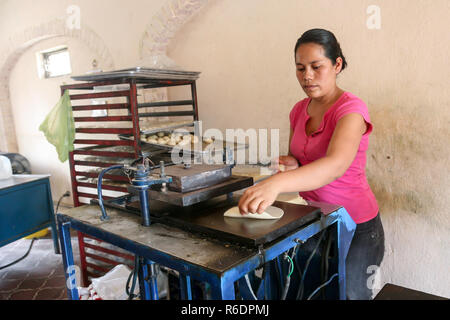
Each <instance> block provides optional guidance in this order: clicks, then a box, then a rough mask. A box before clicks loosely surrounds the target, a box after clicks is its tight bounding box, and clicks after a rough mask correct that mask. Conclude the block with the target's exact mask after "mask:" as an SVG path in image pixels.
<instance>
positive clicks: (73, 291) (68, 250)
mask: <svg viewBox="0 0 450 320" xmlns="http://www.w3.org/2000/svg"><path fill="white" fill-rule="evenodd" d="M58 226H59V236H60V240H61V247H62V258H63V264H64V276H65V277H66V286H67V296H68V298H69V299H70V300H78V290H77V286H78V283H77V276H78V275H77V271H79V268H78V267H77V266H76V265H75V264H74V262H73V251H72V243H71V237H70V222H65V223H61V222H59V223H58Z"/></svg>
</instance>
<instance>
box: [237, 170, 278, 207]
mask: <svg viewBox="0 0 450 320" xmlns="http://www.w3.org/2000/svg"><path fill="white" fill-rule="evenodd" d="M278 190H279V188H278V185H277V181H276V180H274V179H273V177H272V178H269V179H267V180H264V181H262V182H259V183H258V184H256V185H254V186H252V187H250V188H248V189H247V190H245V192H244V194H243V195H242V197H241V199H240V200H239V204H238V206H239V212H240V213H241V214H247V213H249V212H250V213H259V214H261V213H263V212H264V211H265V210H266V208H267V207H268V206H270V205H271V204H272V203H273V202H274V201H275V200H276V198H277V196H278V194H279V193H280V192H279V191H278Z"/></svg>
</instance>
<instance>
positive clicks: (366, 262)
mask: <svg viewBox="0 0 450 320" xmlns="http://www.w3.org/2000/svg"><path fill="white" fill-rule="evenodd" d="M383 256H384V230H383V225H382V223H381V219H380V214H377V216H376V217H375V218H373V219H372V220H369V221H367V222H364V223H360V224H358V225H357V226H356V230H355V234H354V236H353V240H352V243H351V244H350V249H349V251H348V254H347V259H346V261H345V265H346V271H345V274H346V286H347V299H349V300H370V299H371V298H372V291H373V284H374V283H373V279H374V277H375V272H376V270H377V268H378V267H379V266H380V264H381V261H382V260H383Z"/></svg>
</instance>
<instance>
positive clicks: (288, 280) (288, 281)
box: [281, 245, 298, 300]
mask: <svg viewBox="0 0 450 320" xmlns="http://www.w3.org/2000/svg"><path fill="white" fill-rule="evenodd" d="M297 247H298V245H296V246H295V247H294V248H292V253H291V256H289V254H288V253H286V255H285V259H286V260H289V263H290V264H289V273H288V274H287V276H286V280H285V283H284V290H283V293H282V295H281V300H286V296H287V294H288V291H289V286H290V284H291V275H292V272H294V261H293V258H295V255H296V253H297ZM288 252H289V251H288Z"/></svg>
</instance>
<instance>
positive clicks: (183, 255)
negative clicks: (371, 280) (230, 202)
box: [57, 202, 356, 300]
mask: <svg viewBox="0 0 450 320" xmlns="http://www.w3.org/2000/svg"><path fill="white" fill-rule="evenodd" d="M310 204H311V205H314V206H316V207H319V208H321V210H322V213H323V215H322V216H321V218H320V220H317V221H315V222H313V223H310V224H308V225H306V226H304V227H301V228H300V229H298V230H296V231H294V232H291V233H289V234H287V235H285V236H283V237H281V238H278V239H277V240H274V241H273V242H271V243H269V244H267V245H265V246H264V247H262V246H260V247H259V248H248V247H244V246H240V245H236V244H228V243H224V242H221V241H219V240H216V239H210V238H205V237H202V236H200V235H198V234H194V233H191V232H188V231H184V230H181V229H179V228H175V227H171V226H167V225H162V224H159V223H153V224H151V225H150V226H149V227H144V226H142V225H141V218H140V217H139V216H137V215H133V214H129V213H126V212H123V211H121V210H117V209H111V208H109V209H108V216H109V217H110V219H109V220H107V221H101V220H100V219H99V218H100V216H101V211H100V208H99V207H98V206H96V205H85V206H81V207H77V208H73V209H71V210H69V211H67V212H66V213H64V214H61V213H58V214H57V221H58V226H59V228H58V229H59V235H60V239H61V245H62V255H63V261H64V267H65V270H66V273H65V276H66V279H67V280H69V282H67V283H71V284H72V285H71V286H69V288H68V296H69V299H75V300H76V299H78V292H77V289H76V287H77V285H78V284H76V283H75V279H76V276H75V270H76V268H73V267H71V266H73V264H74V262H73V261H74V260H73V252H72V247H71V241H70V228H73V229H76V230H78V231H81V232H83V233H85V234H87V235H90V236H92V237H94V238H97V239H99V240H102V241H105V242H108V243H110V244H113V245H115V246H118V247H120V248H122V249H125V250H127V251H130V252H131V253H133V254H135V255H137V256H139V257H142V259H143V260H144V261H146V262H154V263H157V264H160V265H162V266H165V267H168V268H170V269H173V270H177V271H178V272H179V273H180V282H181V285H180V289H181V295H180V297H181V298H182V299H191V298H192V294H191V288H190V278H192V279H195V280H198V281H202V282H203V281H205V282H207V283H209V285H210V286H211V298H212V299H218V300H233V299H235V289H234V282H235V281H239V283H240V284H244V281H243V277H244V276H245V275H246V274H248V273H249V272H251V271H253V270H255V269H257V268H259V267H261V266H262V265H263V264H264V263H265V262H268V261H271V260H273V259H276V258H277V257H278V256H280V255H281V254H282V253H283V252H285V251H287V250H289V249H290V248H292V247H294V246H295V245H296V244H298V243H299V242H302V241H306V240H307V239H308V238H310V237H312V236H313V235H315V234H317V233H319V232H320V231H321V230H323V229H325V228H328V227H330V226H331V225H333V224H336V228H335V229H336V239H337V249H338V254H337V256H338V273H339V277H338V282H339V297H340V298H341V299H345V298H346V296H345V257H346V256H347V252H348V248H349V245H350V242H351V239H352V237H353V233H354V230H355V227H356V225H355V223H354V222H353V220H352V219H351V218H350V216H349V215H348V213H347V211H346V210H345V209H344V208H342V207H339V206H334V205H329V204H324V203H312V202H311V203H310ZM138 271H139V273H138V274H139V285H140V290H141V297H142V299H158V294H157V292H156V293H155V292H154V290H151V288H150V285H149V283H148V282H147V281H145V280H144V279H145V276H146V274H147V273H146V270H145V265H144V266H143V267H142V270H138ZM267 280H269V279H267ZM266 283H269V281H266ZM266 287H267V286H266ZM264 291H266V293H265V295H264ZM241 293H242V295H243V297H244V296H245V297H247V298H249V299H251V295H247V294H246V290H245V288H244V289H243V290H241ZM264 296H265V297H266V298H269V299H270V294H268V291H267V290H262V292H260V290H258V294H257V298H261V297H264ZM253 298H255V296H253Z"/></svg>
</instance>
